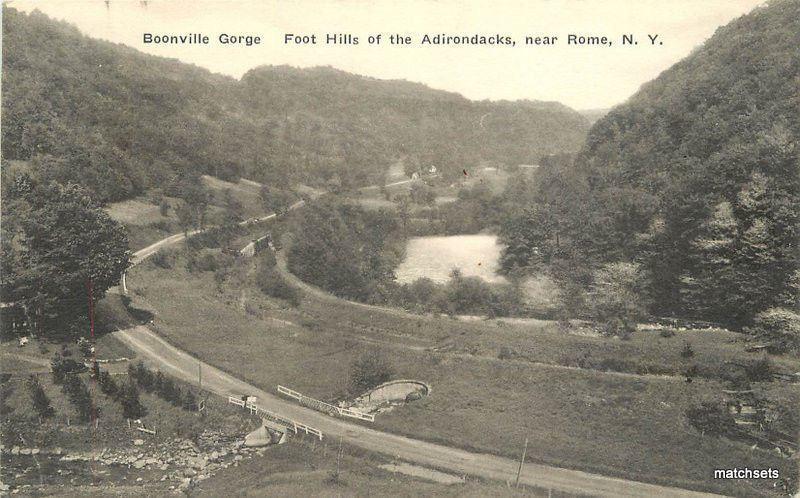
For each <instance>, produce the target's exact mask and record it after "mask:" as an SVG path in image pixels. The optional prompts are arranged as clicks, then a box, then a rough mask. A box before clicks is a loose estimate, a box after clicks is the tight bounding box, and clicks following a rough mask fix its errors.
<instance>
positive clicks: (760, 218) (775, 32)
mask: <svg viewBox="0 0 800 498" xmlns="http://www.w3.org/2000/svg"><path fill="white" fill-rule="evenodd" d="M799 46H800V2H797V1H776V2H772V3H771V4H770V5H769V6H765V7H760V8H757V9H756V10H754V11H753V12H752V13H750V14H748V15H746V16H743V17H741V18H739V19H737V20H735V21H733V22H732V23H730V24H729V25H727V26H725V27H722V28H720V29H718V31H717V32H716V33H715V34H714V36H713V37H712V38H711V39H709V40H708V41H707V42H706V43H705V44H704V45H703V46H702V47H700V48H698V49H696V50H695V51H694V52H693V53H692V54H691V55H690V56H688V57H687V58H686V59H684V60H682V61H681V62H679V63H677V64H676V65H674V66H673V67H671V68H670V69H668V70H667V71H665V72H664V73H662V74H661V75H660V76H659V77H658V78H657V79H655V80H654V81H652V82H650V83H648V84H646V85H644V86H643V87H642V88H641V90H640V91H639V92H638V93H637V94H635V95H634V96H633V97H632V98H631V99H629V100H628V101H627V102H626V103H625V104H623V105H620V106H618V107H616V108H615V109H613V110H611V111H610V112H609V113H608V114H607V115H606V116H604V117H603V118H601V119H600V120H598V122H597V123H596V124H595V125H594V126H593V127H592V128H591V130H590V133H589V136H588V139H587V143H586V145H585V146H584V148H583V149H582V150H581V151H580V152H579V154H577V156H576V157H574V158H571V157H555V156H554V157H552V158H549V160H547V161H544V162H543V163H542V167H541V168H540V170H539V171H538V174H537V177H536V181H535V186H534V187H533V189H532V190H531V191H530V192H528V194H527V196H522V199H525V202H526V206H527V209H524V210H518V212H516V213H514V215H513V216H511V217H509V218H508V219H507V221H506V222H505V223H504V224H503V229H502V232H503V238H504V241H505V242H506V243H507V244H508V248H507V249H506V251H505V254H504V258H503V264H504V267H505V269H506V270H507V271H513V270H514V269H523V270H524V269H526V268H535V267H537V266H541V265H545V266H548V265H549V267H550V269H551V270H553V271H554V272H555V273H560V274H561V276H564V274H565V273H569V274H570V275H569V278H568V280H572V281H578V282H581V283H582V284H583V285H584V286H586V285H588V284H589V283H590V282H591V272H592V271H593V270H596V269H597V268H600V267H601V266H602V265H607V264H612V263H616V262H626V263H631V264H634V265H636V268H639V269H640V270H641V272H642V274H643V275H644V276H646V278H647V284H646V286H645V288H646V291H647V297H648V298H649V304H650V309H651V311H652V312H654V313H659V314H671V315H679V316H694V317H698V318H704V319H707V320H712V321H716V322H720V323H724V324H726V325H729V326H733V327H742V326H746V325H748V324H750V323H752V321H753V319H754V317H755V316H756V315H757V314H758V313H760V312H766V311H765V310H768V309H776V308H780V307H785V308H795V307H796V306H797V301H796V295H797V294H796V293H797V290H798V288H797V286H798V283H800V282H799V281H798V276H797V271H798V264H800V255H799V254H798V245H797V242H798V240H800V150H799V149H798V142H799V140H798V139H800V51H798V47H799Z"/></svg>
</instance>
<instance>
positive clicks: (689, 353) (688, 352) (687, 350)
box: [681, 341, 694, 359]
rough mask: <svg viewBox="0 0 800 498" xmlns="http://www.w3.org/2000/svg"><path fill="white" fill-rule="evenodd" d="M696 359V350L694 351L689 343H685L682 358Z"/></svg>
mask: <svg viewBox="0 0 800 498" xmlns="http://www.w3.org/2000/svg"><path fill="white" fill-rule="evenodd" d="M693 357H694V349H692V344H691V343H690V342H689V341H683V348H681V358H686V359H689V358H693Z"/></svg>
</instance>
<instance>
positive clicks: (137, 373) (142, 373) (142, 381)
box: [128, 361, 155, 392]
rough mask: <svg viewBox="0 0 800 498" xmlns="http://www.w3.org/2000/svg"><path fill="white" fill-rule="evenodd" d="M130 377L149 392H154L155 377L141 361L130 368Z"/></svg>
mask: <svg viewBox="0 0 800 498" xmlns="http://www.w3.org/2000/svg"><path fill="white" fill-rule="evenodd" d="M128 377H130V378H131V379H133V380H134V382H136V383H137V384H138V385H139V387H141V388H142V389H144V390H145V391H147V392H153V390H154V389H155V375H153V372H151V371H150V369H148V368H147V367H146V366H144V363H142V362H141V361H140V362H139V363H137V364H136V365H129V366H128Z"/></svg>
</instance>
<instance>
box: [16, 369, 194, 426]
mask: <svg viewBox="0 0 800 498" xmlns="http://www.w3.org/2000/svg"><path fill="white" fill-rule="evenodd" d="M70 368H71V364H69V363H68V362H65V361H63V360H60V361H54V364H53V382H54V383H55V384H56V385H61V386H62V387H61V390H62V392H63V393H64V394H65V395H66V396H67V399H68V400H69V401H70V403H71V404H72V405H73V406H74V408H75V411H76V412H77V421H78V422H80V423H86V422H89V421H90V420H94V419H96V418H97V417H99V415H100V413H99V409H98V408H97V405H96V403H95V402H94V400H93V399H92V396H91V394H90V392H89V389H88V388H87V386H86V383H85V382H84V381H83V380H82V379H81V377H80V375H78V374H79V373H80V371H78V370H75V369H72V370H70ZM84 370H85V368H84ZM92 377H93V378H94V379H95V380H96V381H97V383H98V385H99V386H100V390H101V392H102V393H103V394H104V395H106V396H108V397H110V398H112V399H113V400H115V401H117V402H118V403H119V404H120V405H121V407H122V416H123V417H125V418H127V419H131V420H136V419H140V418H142V417H144V416H145V415H146V414H147V409H146V408H145V406H144V405H143V404H142V402H141V400H140V398H139V388H142V389H144V390H145V391H146V392H150V393H154V394H156V395H157V396H159V397H160V398H162V399H164V400H166V401H168V402H169V403H171V404H172V405H174V406H179V407H182V408H183V409H185V410H188V411H192V412H194V411H197V409H198V402H197V396H196V395H195V394H194V393H193V392H192V391H191V390H189V389H187V390H186V392H183V391H182V390H181V389H180V387H178V385H177V384H176V383H175V381H173V380H172V379H171V378H169V377H166V376H165V375H164V374H162V373H161V372H155V373H154V372H152V371H150V370H148V369H147V368H146V367H145V366H144V364H142V363H141V362H139V363H138V364H137V365H131V366H130V367H129V369H128V379H127V380H126V381H125V382H123V383H122V384H118V383H117V382H116V381H115V380H114V378H113V377H112V376H111V374H110V373H109V372H108V371H106V370H101V369H100V367H99V365H98V364H97V362H95V363H94V366H93V368H92ZM28 390H29V392H30V395H31V401H32V403H33V408H34V410H35V411H36V413H37V415H38V417H39V419H40V420H44V419H47V418H50V417H52V416H54V415H55V410H54V409H53V407H52V404H51V401H50V398H49V397H48V396H47V393H46V392H45V390H44V388H43V387H42V385H41V383H40V382H39V379H38V378H37V377H36V376H35V375H32V376H31V377H30V379H29V381H28Z"/></svg>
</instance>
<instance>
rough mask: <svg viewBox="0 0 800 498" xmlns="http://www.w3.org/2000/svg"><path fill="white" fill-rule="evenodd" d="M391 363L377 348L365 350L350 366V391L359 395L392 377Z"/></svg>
mask: <svg viewBox="0 0 800 498" xmlns="http://www.w3.org/2000/svg"><path fill="white" fill-rule="evenodd" d="M392 375H393V369H392V365H391V363H389V360H388V359H387V358H386V356H384V355H383V353H381V352H380V351H378V350H371V351H366V352H364V353H363V354H361V356H359V357H358V359H356V361H355V362H353V365H352V366H351V367H350V393H351V394H353V395H361V394H363V393H364V392H365V391H368V390H370V389H372V388H373V387H375V386H377V385H380V384H383V383H384V382H387V381H388V380H389V379H391V378H392Z"/></svg>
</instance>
